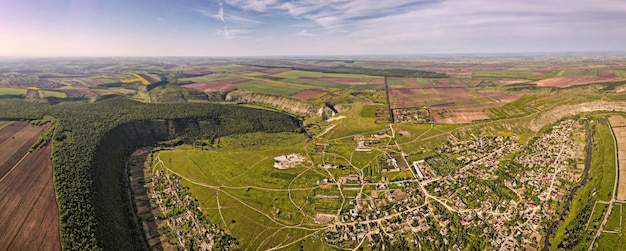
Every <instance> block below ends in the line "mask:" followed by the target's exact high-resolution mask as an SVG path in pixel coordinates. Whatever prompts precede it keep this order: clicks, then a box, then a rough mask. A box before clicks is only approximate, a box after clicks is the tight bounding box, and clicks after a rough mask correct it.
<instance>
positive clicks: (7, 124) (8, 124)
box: [0, 121, 15, 130]
mask: <svg viewBox="0 0 626 251" xmlns="http://www.w3.org/2000/svg"><path fill="white" fill-rule="evenodd" d="M13 123H15V121H7V122H6V123H4V124H2V125H0V130H2V129H4V128H5V127H7V126H10V125H12V124H13Z"/></svg>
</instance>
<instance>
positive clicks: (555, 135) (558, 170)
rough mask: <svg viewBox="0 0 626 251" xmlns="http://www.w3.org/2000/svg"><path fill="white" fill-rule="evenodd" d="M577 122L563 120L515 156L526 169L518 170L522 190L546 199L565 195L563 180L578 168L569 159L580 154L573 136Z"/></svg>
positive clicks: (517, 183) (519, 185) (518, 183)
mask: <svg viewBox="0 0 626 251" xmlns="http://www.w3.org/2000/svg"><path fill="white" fill-rule="evenodd" d="M575 126H578V125H577V124H576V123H575V122H574V120H566V121H562V122H561V123H559V124H558V125H556V126H554V127H553V128H552V130H551V131H550V133H546V134H544V135H543V136H542V137H539V138H537V140H535V142H534V144H533V145H532V146H530V145H529V146H528V147H527V148H526V149H525V151H524V153H523V154H520V156H518V157H516V158H515V159H514V161H515V163H517V164H518V165H521V166H523V167H524V170H525V172H523V173H518V177H517V178H518V180H519V182H516V184H515V186H516V187H519V188H518V189H519V190H520V191H528V192H529V193H531V194H532V195H536V196H537V197H538V198H539V199H540V200H542V201H546V200H551V199H556V200H561V199H563V197H564V195H565V191H564V190H565V187H564V185H565V184H562V182H561V180H562V179H568V177H569V176H570V175H573V174H572V172H573V171H575V170H573V168H572V164H570V162H571V161H568V160H572V159H574V158H575V156H576V148H575V144H574V141H573V139H572V134H573V130H574V129H573V127H575ZM580 171H582V170H580Z"/></svg>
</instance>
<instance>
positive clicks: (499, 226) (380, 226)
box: [325, 120, 579, 251]
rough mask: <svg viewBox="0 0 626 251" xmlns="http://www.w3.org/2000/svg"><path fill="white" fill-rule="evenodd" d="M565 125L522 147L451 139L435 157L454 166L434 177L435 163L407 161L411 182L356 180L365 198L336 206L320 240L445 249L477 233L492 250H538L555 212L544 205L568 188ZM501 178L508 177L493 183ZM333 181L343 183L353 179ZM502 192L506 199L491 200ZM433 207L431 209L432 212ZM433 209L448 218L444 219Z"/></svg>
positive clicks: (569, 124)
mask: <svg viewBox="0 0 626 251" xmlns="http://www.w3.org/2000/svg"><path fill="white" fill-rule="evenodd" d="M573 127H575V122H574V121H573V120H568V121H563V122H561V123H560V124H558V125H556V126H555V127H554V128H553V129H552V130H550V131H548V132H547V133H546V134H544V135H541V136H539V137H538V138H537V139H535V140H532V141H530V144H529V145H527V146H524V145H520V144H518V138H517V136H494V137H476V138H474V140H470V141H459V140H456V139H453V140H451V141H450V142H449V143H448V144H447V145H445V146H444V147H442V148H440V149H438V153H439V154H440V155H443V156H446V157H451V158H453V159H455V161H454V162H455V163H456V164H457V165H460V166H461V168H458V169H456V170H453V172H452V173H450V174H449V175H445V174H444V176H443V177H442V176H437V175H438V174H437V173H436V171H435V170H438V168H439V167H438V166H432V165H434V164H437V163H436V162H433V163H429V162H427V161H424V160H420V161H415V162H413V163H412V169H413V171H414V174H415V176H416V177H417V179H412V180H405V181H402V182H397V183H393V182H392V183H389V182H388V181H387V179H381V182H379V183H370V184H367V183H365V182H363V185H365V186H369V188H370V189H371V194H363V195H361V196H359V197H357V198H355V199H354V200H353V201H350V205H352V207H350V208H349V209H345V208H344V210H342V213H341V214H340V215H339V217H338V218H337V219H336V221H334V222H333V223H330V224H331V228H330V230H329V231H328V232H327V234H326V236H325V241H327V242H328V243H331V244H333V245H337V246H342V247H355V246H356V245H358V244H359V243H361V242H365V243H369V244H370V245H372V243H376V242H377V241H379V240H381V238H382V237H385V238H386V239H389V240H392V241H393V240H394V239H397V238H398V237H399V236H403V237H407V238H409V239H410V240H411V241H412V243H414V244H415V245H420V244H419V243H423V242H424V241H429V240H432V241H435V240H436V241H437V243H439V244H446V245H447V244H450V245H452V244H453V243H452V242H453V241H452V240H454V236H455V235H456V234H455V233H457V232H458V231H465V230H464V229H479V230H478V231H479V232H480V234H482V235H486V236H489V238H488V239H487V240H486V241H487V243H488V244H489V245H490V246H491V248H493V249H501V250H502V249H504V250H520V249H522V250H530V251H534V250H536V249H537V248H538V247H541V240H542V235H543V234H544V233H545V231H546V229H547V227H548V226H547V225H546V222H548V221H547V220H546V219H550V218H552V217H553V216H554V213H555V211H554V206H553V205H552V204H549V202H550V201H555V200H561V199H562V196H563V191H565V190H566V189H567V187H566V186H567V185H568V184H562V183H568V182H567V181H565V182H564V181H563V180H567V179H566V178H567V177H566V176H568V175H571V170H572V166H573V164H572V163H573V162H574V161H572V160H573V159H574V158H576V155H575V153H576V151H577V150H579V149H577V148H576V147H575V144H574V140H573V139H572V138H573V134H572V132H573ZM513 154H514V155H513ZM509 156H516V157H515V158H514V159H513V160H512V163H513V164H514V165H516V166H521V168H518V167H514V166H504V165H505V164H503V163H502V159H504V158H508V157H509ZM506 163H508V162H506ZM513 164H511V165H513ZM390 165H393V163H390ZM496 171H498V172H496ZM503 172H504V173H508V174H507V176H506V177H509V178H510V177H514V179H499V180H498V181H497V182H496V181H495V180H496V179H498V174H502V173H503ZM339 179H340V182H341V183H346V182H348V181H349V179H354V180H358V179H359V177H358V175H352V176H345V177H340V178H339ZM496 190H498V191H499V192H496ZM503 191H504V192H505V193H507V196H501V194H499V193H502V192H503ZM507 191H508V192H507ZM470 198H472V199H474V201H468V200H469V199H470ZM470 202H471V203H470ZM434 205H437V207H439V208H440V209H439V211H433V206H434ZM441 208H443V209H441ZM441 210H444V211H449V213H451V214H452V215H454V217H453V218H456V220H455V219H451V218H450V217H449V216H446V217H444V216H443V214H442V213H441ZM451 220H452V221H456V222H457V223H455V224H452V223H451ZM457 224H458V225H457ZM459 225H460V226H459ZM434 230H436V231H435V232H433V231H434ZM473 231H474V230H473ZM433 233H435V235H433Z"/></svg>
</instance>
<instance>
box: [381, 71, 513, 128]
mask: <svg viewBox="0 0 626 251" xmlns="http://www.w3.org/2000/svg"><path fill="white" fill-rule="evenodd" d="M388 81H390V86H389V100H390V102H391V108H392V109H394V110H400V111H404V110H410V109H412V108H423V107H426V108H428V109H430V118H429V121H431V122H435V123H469V122H472V121H475V120H482V119H489V115H488V114H487V113H486V112H485V111H486V109H489V108H494V107H498V106H502V105H504V104H507V103H508V102H511V101H514V100H516V99H518V98H519V97H521V95H520V94H519V93H508V92H504V91H498V90H488V89H487V90H483V89H480V88H474V87H472V85H473V84H474V83H475V81H472V80H468V79H428V80H427V81H428V82H427V83H425V81H424V80H420V79H402V78H390V79H389V80H388ZM420 82H421V83H420Z"/></svg>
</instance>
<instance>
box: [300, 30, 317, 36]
mask: <svg viewBox="0 0 626 251" xmlns="http://www.w3.org/2000/svg"><path fill="white" fill-rule="evenodd" d="M296 35H298V36H304V37H315V36H317V34H312V33H309V31H308V30H307V29H303V30H301V31H300V32H298V33H296Z"/></svg>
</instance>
